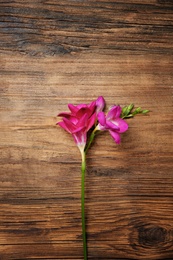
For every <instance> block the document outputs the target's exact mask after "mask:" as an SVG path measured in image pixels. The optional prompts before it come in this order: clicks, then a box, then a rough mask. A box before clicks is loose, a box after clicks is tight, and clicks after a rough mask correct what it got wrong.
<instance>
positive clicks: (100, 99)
mask: <svg viewBox="0 0 173 260" xmlns="http://www.w3.org/2000/svg"><path fill="white" fill-rule="evenodd" d="M96 107H97V108H96V112H97V113H99V112H101V111H102V110H103V109H104V107H105V100H104V98H103V97H102V96H100V97H98V99H97V100H96Z"/></svg>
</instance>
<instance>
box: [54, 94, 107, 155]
mask: <svg viewBox="0 0 173 260" xmlns="http://www.w3.org/2000/svg"><path fill="white" fill-rule="evenodd" d="M104 106H105V100H104V98H103V97H98V99H97V100H95V101H93V102H91V103H90V104H88V105H87V104H79V105H77V106H74V105H72V104H68V108H69V109H70V112H62V113H60V114H58V116H61V117H63V118H62V121H61V122H58V123H57V124H58V125H60V126H61V127H62V128H64V129H65V130H66V131H67V132H69V133H70V134H72V135H73V138H74V140H75V142H76V144H77V145H78V146H79V148H80V150H84V147H85V145H86V141H87V132H88V131H89V130H90V129H91V128H92V126H93V125H94V123H95V122H96V119H97V114H98V112H100V111H102V109H103V108H104Z"/></svg>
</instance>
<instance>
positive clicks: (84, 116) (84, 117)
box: [76, 114, 88, 127]
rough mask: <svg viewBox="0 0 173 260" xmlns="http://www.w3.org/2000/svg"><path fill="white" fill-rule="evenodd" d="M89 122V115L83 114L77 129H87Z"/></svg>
mask: <svg viewBox="0 0 173 260" xmlns="http://www.w3.org/2000/svg"><path fill="white" fill-rule="evenodd" d="M87 120H88V115H87V114H83V115H82V117H81V118H80V119H79V121H78V123H77V125H76V126H77V127H81V126H82V127H85V126H86V125H87Z"/></svg>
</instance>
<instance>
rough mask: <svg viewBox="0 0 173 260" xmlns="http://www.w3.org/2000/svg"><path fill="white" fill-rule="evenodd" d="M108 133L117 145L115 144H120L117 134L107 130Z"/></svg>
mask: <svg viewBox="0 0 173 260" xmlns="http://www.w3.org/2000/svg"><path fill="white" fill-rule="evenodd" d="M109 133H110V134H111V136H112V138H113V139H114V141H115V142H116V143H117V144H120V142H121V138H120V134H118V133H117V132H114V131H112V130H109Z"/></svg>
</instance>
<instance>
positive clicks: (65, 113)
mask: <svg viewBox="0 0 173 260" xmlns="http://www.w3.org/2000/svg"><path fill="white" fill-rule="evenodd" d="M57 116H61V117H69V116H71V113H70V112H61V113H59V114H58V115H57Z"/></svg>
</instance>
